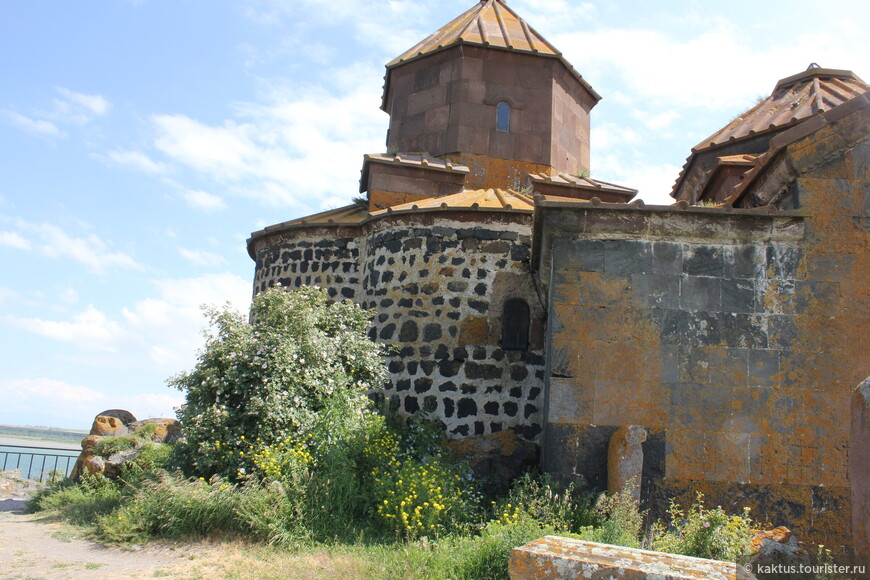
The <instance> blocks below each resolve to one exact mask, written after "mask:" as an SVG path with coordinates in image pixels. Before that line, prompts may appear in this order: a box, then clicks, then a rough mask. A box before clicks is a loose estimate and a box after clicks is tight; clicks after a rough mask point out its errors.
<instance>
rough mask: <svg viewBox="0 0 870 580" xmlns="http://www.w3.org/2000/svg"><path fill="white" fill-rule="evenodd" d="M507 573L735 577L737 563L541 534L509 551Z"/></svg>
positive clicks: (521, 577)
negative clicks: (540, 536)
mask: <svg viewBox="0 0 870 580" xmlns="http://www.w3.org/2000/svg"><path fill="white" fill-rule="evenodd" d="M508 573H509V574H510V577H511V579H512V580H542V579H545V578H546V579H557V578H558V579H563V578H564V579H566V580H567V579H569V578H570V579H572V580H573V579H574V578H630V579H632V580H640V579H646V578H650V579H653V578H654V579H656V580H684V579H685V580H694V579H700V578H704V579H708V580H726V579H734V578H736V577H737V565H736V564H734V563H733V562H721V561H718V560H705V559H702V558H691V557H689V556H679V555H676V554H666V553H664V552H652V551H649V550H637V549H634V548H624V547H622V546H611V545H608V544H599V543H597V542H586V541H583V540H574V539H571V538H562V537H559V536H544V537H543V538H539V539H537V540H534V541H533V542H529V543H528V544H526V545H525V546H521V547H519V548H514V549H513V550H512V551H511V556H510V564H509V567H508Z"/></svg>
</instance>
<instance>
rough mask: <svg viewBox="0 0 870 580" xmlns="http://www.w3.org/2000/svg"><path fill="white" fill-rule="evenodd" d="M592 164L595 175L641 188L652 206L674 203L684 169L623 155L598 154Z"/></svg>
mask: <svg viewBox="0 0 870 580" xmlns="http://www.w3.org/2000/svg"><path fill="white" fill-rule="evenodd" d="M592 166H593V167H594V168H595V173H594V174H593V175H595V176H602V177H601V179H603V180H604V181H609V182H613V183H618V184H619V185H623V186H625V187H631V188H633V189H637V190H638V194H637V198H636V199H642V200H643V201H644V202H645V203H647V204H648V205H671V204H672V203H674V200H673V198H671V197H670V193H671V188H672V187H673V185H674V181H675V180H676V178H677V175H679V173H680V168H679V167H677V166H676V165H671V164H651V163H649V162H643V161H639V160H638V159H637V157H636V156H633V157H632V158H631V159H626V157H625V156H623V155H618V154H610V155H594V157H593V162H592Z"/></svg>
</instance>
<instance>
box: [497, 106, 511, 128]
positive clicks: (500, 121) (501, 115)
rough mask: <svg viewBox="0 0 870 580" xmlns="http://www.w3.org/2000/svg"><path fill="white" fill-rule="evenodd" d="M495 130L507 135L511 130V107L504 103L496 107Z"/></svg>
mask: <svg viewBox="0 0 870 580" xmlns="http://www.w3.org/2000/svg"><path fill="white" fill-rule="evenodd" d="M495 130H496V131H503V132H505V133H507V132H509V131H510V130H511V106H510V105H509V104H507V103H505V102H504V101H502V102H501V103H499V104H498V105H497V106H496V115H495Z"/></svg>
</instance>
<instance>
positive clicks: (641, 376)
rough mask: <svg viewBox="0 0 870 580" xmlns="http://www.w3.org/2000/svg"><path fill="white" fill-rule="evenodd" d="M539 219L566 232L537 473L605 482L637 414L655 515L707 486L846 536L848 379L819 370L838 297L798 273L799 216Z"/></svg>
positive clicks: (553, 301)
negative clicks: (623, 432)
mask: <svg viewBox="0 0 870 580" xmlns="http://www.w3.org/2000/svg"><path fill="white" fill-rule="evenodd" d="M541 219H542V221H543V222H544V223H546V224H548V227H551V229H553V230H558V229H559V228H560V227H562V228H563V229H564V231H563V232H561V234H560V235H556V234H551V236H552V237H551V238H550V244H551V245H550V247H551V248H552V253H551V256H552V270H551V271H550V276H551V278H550V279H551V283H550V286H549V298H550V299H549V305H550V321H551V329H552V336H551V344H550V346H549V349H550V375H549V377H548V385H547V388H548V410H547V425H546V433H545V437H544V453H545V459H544V460H545V466H544V467H545V469H546V470H547V471H550V472H554V473H557V474H560V475H561V476H563V477H571V476H575V475H576V474H580V475H582V476H583V477H584V478H585V479H587V480H588V481H589V482H590V483H592V484H593V485H597V486H599V487H604V484H605V482H606V467H605V466H606V459H605V458H606V453H607V442H608V441H609V439H610V436H611V435H612V433H613V432H614V431H615V430H616V429H617V428H618V427H620V426H623V425H627V424H636V425H641V426H643V427H646V428H647V429H648V430H649V437H648V439H647V441H646V442H645V443H644V451H645V457H644V470H643V472H644V481H643V486H644V495H645V497H646V498H648V499H649V500H651V502H650V505H651V507H652V508H653V509H654V511H655V510H661V509H662V508H663V506H666V505H667V503H666V499H667V498H668V497H673V496H683V497H684V498H688V499H691V496H692V494H693V493H694V491H703V492H704V493H705V494H706V495H707V498H708V499H707V501H708V502H712V503H714V504H720V505H723V506H727V507H728V509H734V510H736V509H738V508H739V507H740V506H743V505H748V506H750V507H752V508H753V510H754V515H755V516H756V517H758V518H760V519H763V520H768V521H771V522H777V523H786V524H787V525H790V526H795V527H796V528H798V533H799V535H800V536H801V537H802V538H804V539H806V540H808V541H821V542H823V543H826V544H828V545H845V544H847V543H848V533H847V532H846V530H844V529H843V528H844V526H843V525H842V523H841V522H842V519H843V515H844V513H843V512H842V511H841V510H845V512H846V513H848V511H849V507H848V506H849V488H848V487H847V486H848V482H847V478H848V476H847V474H848V467H849V465H848V460H847V457H848V448H849V441H848V424H847V422H845V421H844V420H843V418H844V417H845V416H848V412H847V409H848V397H849V394H850V389H849V388H846V389H842V388H839V387H838V385H837V383H838V380H837V377H838V376H842V375H843V372H842V369H841V370H835V369H834V368H831V366H830V365H825V368H826V370H827V372H826V373H825V374H824V375H823V374H821V373H819V371H818V370H817V369H816V368H814V367H816V365H817V364H818V363H816V361H822V360H827V359H828V358H829V357H828V356H826V355H825V354H823V353H826V351H828V350H829V348H830V343H826V341H831V340H832V341H833V342H837V343H842V340H841V339H836V338H835V337H833V336H831V335H830V334H829V331H831V330H834V329H835V328H838V326H839V325H833V326H832V325H831V324H830V323H827V322H826V323H825V324H823V325H821V326H819V324H818V323H821V322H822V320H821V318H818V317H815V316H813V314H812V311H813V309H814V308H816V307H817V305H821V304H827V306H826V308H828V309H829V310H828V315H829V316H830V314H833V313H834V312H833V311H831V310H830V308H831V307H832V301H831V300H832V298H833V297H834V296H835V295H836V293H837V292H836V289H835V288H834V287H832V286H830V284H828V283H826V282H824V281H822V280H815V279H808V278H807V271H806V267H807V253H808V252H809V251H810V247H809V246H808V245H807V244H806V240H805V235H806V232H807V230H806V228H805V223H804V221H803V220H802V219H801V218H798V217H791V216H781V217H772V216H751V215H749V214H742V215H729V214H725V213H724V212H719V213H718V214H717V213H715V212H703V211H696V212H677V211H658V212H657V211H655V210H652V211H650V210H633V209H622V210H616V211H614V210H607V209H603V208H602V209H593V208H590V209H589V210H583V211H582V212H581V211H579V210H574V211H568V210H564V211H563V212H562V215H561V216H559V215H556V214H554V215H549V214H546V213H545V215H544V216H542V218H541ZM568 231H573V232H574V235H568ZM578 232H582V234H581V235H577V233H578ZM832 293H833V294H832ZM834 308H837V307H836V306H834ZM839 314H840V315H841V316H842V315H843V314H844V313H842V312H839ZM807 317H810V318H812V319H813V320H814V321H815V322H816V323H817V324H816V331H815V332H816V334H815V336H813V337H810V336H803V334H802V329H803V328H804V324H805V322H809V319H808V318H807ZM844 323H845V320H844ZM839 362H840V364H847V362H846V361H845V360H840V361H839ZM795 363H798V364H797V365H796V366H795ZM848 364H849V366H851V367H856V366H860V365H859V363H858V361H851V362H850V363H848ZM798 367H801V368H805V369H813V370H811V371H810V370H807V371H806V372H804V373H803V374H804V376H803V377H799V376H798V375H797V374H795V373H796V372H797V370H796V369H797V368H798ZM810 375H811V376H812V377H810ZM847 375H848V373H847ZM855 383H857V381H856V382H855ZM844 405H845V406H844ZM844 425H845V427H844ZM844 429H845V431H844Z"/></svg>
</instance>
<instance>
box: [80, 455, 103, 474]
mask: <svg viewBox="0 0 870 580" xmlns="http://www.w3.org/2000/svg"><path fill="white" fill-rule="evenodd" d="M105 470H106V460H105V459H103V458H102V457H100V456H99V455H88V456H86V457H85V459H84V461H82V469H81V471H82V474H85V473H87V474H88V475H97V474H100V475H102V473H103V472H104V471H105Z"/></svg>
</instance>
